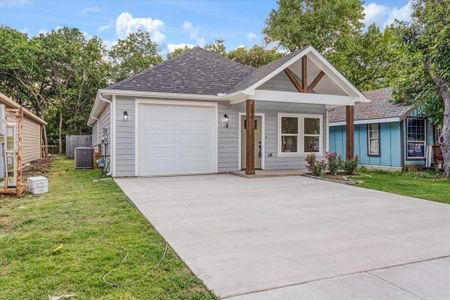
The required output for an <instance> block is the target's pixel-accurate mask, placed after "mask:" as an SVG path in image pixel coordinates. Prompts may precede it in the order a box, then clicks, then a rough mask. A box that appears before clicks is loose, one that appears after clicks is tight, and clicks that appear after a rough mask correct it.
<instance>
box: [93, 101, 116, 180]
mask: <svg viewBox="0 0 450 300" xmlns="http://www.w3.org/2000/svg"><path fill="white" fill-rule="evenodd" d="M98 98H99V99H100V100H101V101H103V102H106V103H108V105H109V108H110V112H109V126H110V131H111V133H112V132H113V131H112V126H113V123H112V116H113V111H112V101H111V100H108V99H106V98H103V95H102V93H98ZM97 120H98V119H97ZM99 125H100V124H99ZM97 127H98V126H97ZM113 138H114V137H113V136H112V135H111V144H112V141H113ZM110 150H113V147H110ZM111 154H112V151H110V154H109V155H110V161H109V166H110V168H109V172H108V174H107V175H108V176H111V174H112V168H111V166H112V164H111V158H112V155H111Z"/></svg>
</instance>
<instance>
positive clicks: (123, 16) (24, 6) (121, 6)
mask: <svg viewBox="0 0 450 300" xmlns="http://www.w3.org/2000/svg"><path fill="white" fill-rule="evenodd" d="M275 7H276V1H275V0H228V1H226V0H224V1H206V0H200V1H199V0H197V1H181V0H178V1H175V0H168V1H118V0H114V1H113V0H109V1H106V0H105V1H101V0H97V1H81V0H78V1H74V0H66V1H62V0H60V1H56V0H54V1H45V0H42V1H40V0H0V24H2V25H7V26H10V27H13V28H16V29H18V30H20V31H22V32H26V33H27V34H29V35H31V36H33V35H37V34H39V33H45V32H47V31H50V30H52V29H54V28H57V27H62V26H74V27H78V28H80V30H82V31H83V32H85V34H86V35H87V36H94V35H97V36H100V37H101V38H102V39H104V40H105V41H106V43H107V45H112V44H113V43H114V42H115V41H116V40H117V39H118V38H122V37H124V36H126V35H127V34H128V33H129V32H133V31H136V30H138V29H141V30H147V31H149V32H150V33H151V34H152V37H153V39H154V40H156V41H157V42H158V44H159V45H160V49H161V52H162V53H167V52H168V51H170V50H171V49H174V48H176V47H180V46H181V45H184V44H188V45H199V46H203V45H204V44H205V43H208V42H211V41H213V40H214V39H215V38H216V37H221V38H223V39H225V42H226V46H227V48H229V49H234V48H236V47H239V46H241V45H246V46H251V45H253V44H255V43H261V42H262V35H261V30H262V29H263V27H264V21H265V19H266V18H267V16H268V14H269V12H270V11H271V9H272V8H275ZM364 7H365V12H366V20H365V22H366V23H373V22H375V23H377V24H378V25H379V26H381V27H384V26H385V25H386V24H389V23H390V22H392V21H393V20H394V19H395V18H398V19H403V20H405V19H408V18H409V15H410V9H409V7H408V1H407V0H397V1H386V0H374V1H367V2H366V3H365V5H364Z"/></svg>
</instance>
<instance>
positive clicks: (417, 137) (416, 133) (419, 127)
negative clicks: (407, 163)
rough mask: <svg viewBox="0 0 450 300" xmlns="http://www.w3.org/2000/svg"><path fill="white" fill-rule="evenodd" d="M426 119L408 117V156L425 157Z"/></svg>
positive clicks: (413, 157) (411, 157) (410, 157)
mask: <svg viewBox="0 0 450 300" xmlns="http://www.w3.org/2000/svg"><path fill="white" fill-rule="evenodd" d="M425 132H426V121H425V119H413V118H411V119H406V150H407V158H409V159H421V158H425V145H426V140H425V139H426V134H425Z"/></svg>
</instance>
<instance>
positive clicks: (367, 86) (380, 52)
mask: <svg viewBox="0 0 450 300" xmlns="http://www.w3.org/2000/svg"><path fill="white" fill-rule="evenodd" d="M394 40H395V34H394V33H393V30H392V29H390V28H386V29H385V30H384V32H382V31H381V30H380V29H379V28H378V27H377V26H376V25H375V24H372V25H370V26H369V27H368V28H367V30H366V31H365V32H362V33H361V34H360V35H357V36H355V38H354V39H353V41H352V42H351V43H348V42H347V41H344V40H340V41H338V43H344V45H339V46H338V47H337V48H338V49H340V51H335V52H330V53H327V54H326V56H327V58H328V59H329V60H330V61H331V62H332V63H333V64H334V65H335V66H336V67H337V68H338V69H339V71H341V72H342V73H343V74H344V75H345V76H346V77H347V78H348V79H349V80H350V81H351V82H352V83H353V84H354V85H355V86H357V87H358V88H359V89H361V90H363V91H367V90H373V89H378V88H382V87H386V86H389V76H388V74H389V72H390V71H391V70H392V66H393V64H394V63H395V62H396V60H397V56H398V49H396V48H395V47H393V46H392V45H393V43H394Z"/></svg>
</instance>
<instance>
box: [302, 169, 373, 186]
mask: <svg viewBox="0 0 450 300" xmlns="http://www.w3.org/2000/svg"><path fill="white" fill-rule="evenodd" d="M303 176H305V177H309V178H314V179H319V180H325V181H331V182H336V183H342V184H349V185H355V184H360V183H362V182H363V181H362V180H358V178H361V177H366V176H370V175H365V174H359V173H355V174H353V175H347V174H346V173H345V172H339V173H338V174H337V175H332V174H331V173H329V172H327V173H324V174H322V176H314V175H312V174H311V173H306V174H304V175H303Z"/></svg>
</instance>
